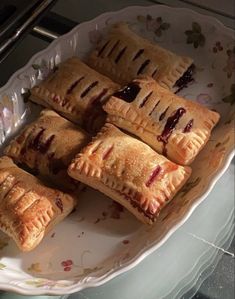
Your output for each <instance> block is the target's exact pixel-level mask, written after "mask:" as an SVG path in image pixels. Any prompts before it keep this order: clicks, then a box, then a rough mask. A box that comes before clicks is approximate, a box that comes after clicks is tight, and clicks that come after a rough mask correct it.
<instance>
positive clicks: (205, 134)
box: [104, 78, 220, 165]
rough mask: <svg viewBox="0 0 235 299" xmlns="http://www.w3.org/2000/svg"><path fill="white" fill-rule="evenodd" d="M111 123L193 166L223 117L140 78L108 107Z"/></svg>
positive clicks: (170, 156)
mask: <svg viewBox="0 0 235 299" xmlns="http://www.w3.org/2000/svg"><path fill="white" fill-rule="evenodd" d="M104 110H105V111H106V112H107V113H108V118H107V119H108V122H111V123H113V124H115V125H117V126H118V127H120V128H123V129H125V130H127V131H129V132H131V133H133V134H135V135H136V136H138V137H140V138H141V139H142V140H143V141H145V142H146V143H147V144H149V145H150V146H151V147H152V148H154V149H155V150H156V151H157V152H159V153H162V154H164V155H165V156H167V157H168V158H169V159H170V160H172V161H174V162H176V163H179V164H182V165H188V164H190V163H191V162H192V161H193V160H194V159H195V157H196V155H197V154H198V153H199V151H200V150H201V149H202V148H203V147H204V146H205V144H206V142H207V141H208V139H209V138H210V134H211V130H212V129H213V127H214V126H215V125H216V123H217V122H218V120H219V117H220V116H219V114H218V113H216V112H214V111H211V110H209V109H207V108H206V107H203V106H202V105H200V104H198V103H196V102H193V101H191V100H186V99H184V98H182V97H179V96H176V95H175V94H174V93H172V92H171V91H169V90H167V89H165V88H163V87H161V86H160V85H159V84H157V83H156V82H155V81H154V80H153V79H151V78H139V79H136V80H133V82H132V83H130V84H129V85H127V86H126V87H124V88H123V89H122V90H120V91H118V92H116V93H115V94H114V95H113V96H112V97H111V98H110V100H109V101H108V102H107V103H106V105H105V106H104Z"/></svg>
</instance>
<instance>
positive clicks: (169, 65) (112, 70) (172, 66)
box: [88, 23, 194, 89]
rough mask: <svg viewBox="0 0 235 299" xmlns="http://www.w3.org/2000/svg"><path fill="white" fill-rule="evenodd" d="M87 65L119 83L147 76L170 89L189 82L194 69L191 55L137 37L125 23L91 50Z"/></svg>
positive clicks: (118, 25)
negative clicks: (175, 51) (180, 53)
mask: <svg viewBox="0 0 235 299" xmlns="http://www.w3.org/2000/svg"><path fill="white" fill-rule="evenodd" d="M88 64H89V65H90V66H91V67H92V68H94V69H96V70H97V71H99V72H100V73H102V74H104V75H106V76H108V77H109V78H111V79H112V80H113V81H115V82H118V83H120V84H127V83H128V82H130V81H131V80H133V79H134V78H136V77H137V76H139V75H147V76H150V77H152V78H153V79H155V80H156V81H157V82H158V83H159V84H160V85H162V86H163V87H165V88H169V89H171V88H173V87H175V88H176V89H181V88H183V87H184V86H185V85H187V83H188V82H190V81H192V74H193V69H194V65H193V60H192V59H191V58H189V57H183V56H178V55H176V54H174V53H172V52H170V51H168V50H166V49H163V48H161V47H159V46H158V45H157V44H154V43H152V42H150V41H148V40H146V39H144V38H142V37H140V36H138V35H137V34H135V33H134V32H133V31H131V30H130V29H129V27H128V24H126V23H118V24H115V25H114V26H113V27H111V29H110V31H109V33H108V34H107V36H106V37H105V38H104V39H103V40H102V41H101V42H100V43H99V44H98V46H97V48H96V49H95V50H94V51H93V52H92V53H91V55H90V57H89V58H88Z"/></svg>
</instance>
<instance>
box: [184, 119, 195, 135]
mask: <svg viewBox="0 0 235 299" xmlns="http://www.w3.org/2000/svg"><path fill="white" fill-rule="evenodd" d="M192 126H193V119H190V121H189V122H188V123H187V125H186V126H185V128H184V130H183V132H184V133H188V132H190V131H191V129H192Z"/></svg>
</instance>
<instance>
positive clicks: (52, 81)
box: [30, 57, 118, 131]
mask: <svg viewBox="0 0 235 299" xmlns="http://www.w3.org/2000/svg"><path fill="white" fill-rule="evenodd" d="M117 88H118V85H117V84H116V83H113V82H112V81H111V80H110V79H109V78H107V77H105V76H103V75H101V74H99V73H97V72H96V71H94V70H93V69H91V68H90V67H88V66H87V65H85V64H84V63H83V62H81V61H80V60H79V59H78V58H77V57H72V58H69V59H68V60H66V61H65V62H63V63H61V64H60V65H59V66H58V69H57V70H55V72H54V73H52V74H51V75H50V76H49V77H48V78H47V79H46V80H44V81H42V82H41V83H40V84H39V85H38V86H35V87H33V88H32V90H31V96H30V99H31V100H32V101H33V102H36V103H37V104H40V105H42V106H45V107H49V108H53V109H54V110H56V111H57V112H58V113H59V114H61V115H63V116H64V117H66V118H67V119H69V120H71V121H72V122H74V123H76V124H80V125H82V126H84V127H85V128H86V129H87V130H90V131H92V130H93V129H96V128H97V127H99V126H100V125H101V124H102V123H103V122H104V119H105V113H104V111H103V110H102V109H101V104H102V103H104V102H105V100H106V99H107V98H108V97H109V95H110V94H112V93H113V92H114V90H116V89H117Z"/></svg>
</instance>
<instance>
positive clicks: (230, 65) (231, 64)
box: [223, 47, 235, 78]
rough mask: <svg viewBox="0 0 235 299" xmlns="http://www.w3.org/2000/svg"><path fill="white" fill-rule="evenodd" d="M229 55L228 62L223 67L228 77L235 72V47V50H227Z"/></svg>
mask: <svg viewBox="0 0 235 299" xmlns="http://www.w3.org/2000/svg"><path fill="white" fill-rule="evenodd" d="M227 55H228V58H227V63H226V66H225V67H224V68H223V71H224V72H226V73H227V77H228V78H231V77H232V74H233V72H234V71H235V47H234V48H233V50H230V49H229V50H227Z"/></svg>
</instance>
